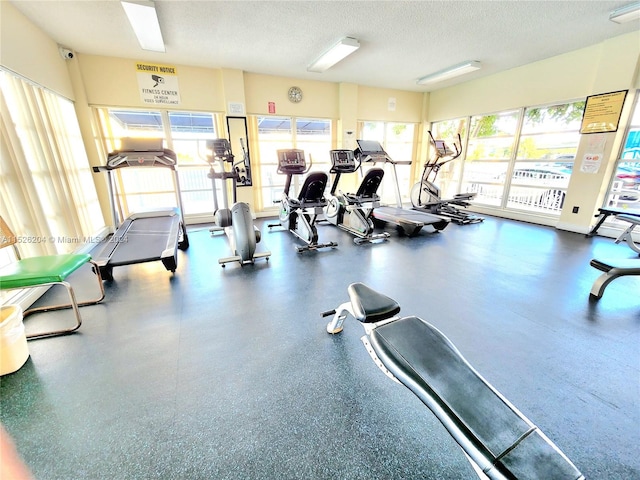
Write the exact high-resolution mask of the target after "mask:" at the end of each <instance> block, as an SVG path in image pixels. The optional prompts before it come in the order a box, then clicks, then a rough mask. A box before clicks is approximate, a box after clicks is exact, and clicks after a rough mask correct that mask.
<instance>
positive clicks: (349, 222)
mask: <svg viewBox="0 0 640 480" xmlns="http://www.w3.org/2000/svg"><path fill="white" fill-rule="evenodd" d="M330 155H331V170H330V171H329V173H332V174H335V177H334V179H333V184H332V185H331V195H330V196H329V198H328V200H327V201H328V203H327V206H326V208H325V210H324V216H325V218H326V220H327V221H328V222H329V223H331V224H333V225H335V226H337V227H339V228H341V229H342V230H345V231H347V232H349V233H351V234H353V235H355V237H356V238H354V239H353V242H354V243H355V244H356V245H360V244H362V243H366V242H373V241H375V240H386V239H388V238H389V236H390V235H389V234H388V233H387V232H382V233H374V232H373V229H374V225H373V220H372V219H371V215H372V214H373V209H374V208H375V207H379V206H380V197H379V196H378V194H377V193H376V192H377V191H378V187H379V186H380V182H382V177H383V176H384V170H382V169H381V168H372V169H370V170H369V171H368V172H367V173H366V175H365V176H364V178H363V179H362V182H360V186H359V187H358V190H357V191H356V193H355V194H353V193H343V192H336V190H337V188H338V183H339V182H340V177H341V175H342V174H343V173H354V172H356V171H357V170H358V168H359V167H360V165H356V158H355V155H354V154H353V151H352V150H331V152H330Z"/></svg>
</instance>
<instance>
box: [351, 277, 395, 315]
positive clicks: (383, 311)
mask: <svg viewBox="0 0 640 480" xmlns="http://www.w3.org/2000/svg"><path fill="white" fill-rule="evenodd" d="M347 292H348V293H349V298H350V299H351V305H352V306H353V314H354V315H355V317H356V319H357V320H358V321H360V322H363V323H372V322H378V321H380V320H386V319H387V318H391V317H393V316H394V315H395V314H396V313H398V312H399V311H400V305H398V302H396V301H395V300H394V299H392V298H390V297H387V296H386V295H383V294H381V293H378V292H376V291H375V290H373V289H372V288H369V287H367V286H366V285H365V284H364V283H352V284H351V285H349V287H348V288H347Z"/></svg>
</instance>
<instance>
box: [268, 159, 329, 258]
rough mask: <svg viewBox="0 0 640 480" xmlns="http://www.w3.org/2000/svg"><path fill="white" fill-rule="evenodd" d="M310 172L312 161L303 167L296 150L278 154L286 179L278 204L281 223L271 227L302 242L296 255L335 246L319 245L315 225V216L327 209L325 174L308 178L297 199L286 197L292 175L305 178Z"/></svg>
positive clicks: (321, 173)
mask: <svg viewBox="0 0 640 480" xmlns="http://www.w3.org/2000/svg"><path fill="white" fill-rule="evenodd" d="M310 168H311V161H310V162H309V165H308V166H307V165H306V162H305V159H304V151H302V150H297V149H289V150H278V173H280V174H284V175H286V176H287V180H286V183H285V187H284V192H283V194H282V199H281V200H280V214H279V220H280V223H276V224H271V225H269V228H271V227H283V228H286V229H287V230H289V231H290V232H291V233H293V234H294V235H295V236H296V237H298V238H299V239H300V240H302V241H303V242H304V243H305V245H304V246H299V245H298V246H296V251H297V252H298V253H300V252H304V251H306V250H317V249H319V248H325V247H337V246H338V244H337V243H335V242H327V243H318V229H317V228H316V225H315V224H316V221H317V218H318V215H319V214H321V213H322V211H323V209H324V207H326V206H327V200H326V199H325V197H324V190H325V188H326V187H327V181H328V179H329V178H328V176H327V174H326V173H324V172H313V173H310V174H309V175H307V177H306V178H305V180H304V183H303V185H302V188H301V189H300V194H299V195H298V198H293V197H290V196H289V190H290V189H291V180H292V178H293V176H294V175H304V174H305V173H307V172H308V171H309V169H310Z"/></svg>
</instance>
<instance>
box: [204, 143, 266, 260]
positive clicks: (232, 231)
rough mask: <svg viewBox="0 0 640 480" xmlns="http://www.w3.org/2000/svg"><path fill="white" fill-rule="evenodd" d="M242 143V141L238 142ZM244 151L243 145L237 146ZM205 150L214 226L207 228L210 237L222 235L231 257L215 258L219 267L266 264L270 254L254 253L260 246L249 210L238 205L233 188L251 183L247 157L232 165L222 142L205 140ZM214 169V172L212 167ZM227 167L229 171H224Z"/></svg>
mask: <svg viewBox="0 0 640 480" xmlns="http://www.w3.org/2000/svg"><path fill="white" fill-rule="evenodd" d="M241 140H242V139H241ZM241 145H242V149H243V151H244V144H243V143H241ZM207 149H208V150H209V151H210V152H211V153H210V154H208V155H207V162H208V163H209V165H210V168H209V173H208V175H207V176H208V177H209V178H210V179H211V186H212V189H213V208H214V213H213V214H214V217H215V223H216V226H215V227H213V228H211V229H210V231H211V233H212V234H213V233H216V232H224V233H225V235H226V236H227V238H228V239H229V245H230V247H231V251H232V252H233V256H231V257H224V258H219V259H218V263H219V264H220V265H222V266H223V267H225V266H226V264H227V263H230V262H238V263H239V264H240V266H244V265H247V264H253V263H255V260H256V259H258V258H264V259H266V260H267V261H269V256H270V255H271V252H259V253H256V244H257V243H259V242H260V238H261V233H260V230H259V229H258V227H256V226H255V225H254V224H253V217H252V215H251V209H250V208H249V205H248V204H247V203H245V202H238V201H237V198H236V197H237V195H236V187H237V184H238V183H241V184H242V183H245V182H250V181H251V176H250V173H248V172H249V170H248V161H247V159H248V157H247V155H246V152H244V155H243V159H242V160H241V161H239V162H237V163H234V158H235V157H234V155H233V153H232V152H231V144H230V143H229V140H227V139H226V138H217V139H215V140H207ZM216 164H217V165H218V170H217V171H216V169H215V165H216ZM225 165H229V168H228V169H227V168H225ZM216 180H220V183H221V184H222V204H223V208H218V193H217V189H216ZM229 181H231V188H232V190H231V191H232V197H233V202H232V205H231V208H229V200H228V192H227V182H229Z"/></svg>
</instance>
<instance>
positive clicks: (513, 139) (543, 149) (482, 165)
mask: <svg viewBox="0 0 640 480" xmlns="http://www.w3.org/2000/svg"><path fill="white" fill-rule="evenodd" d="M583 110H584V102H583V101H580V102H571V103H563V104H556V105H551V106H544V107H528V108H525V109H521V110H513V111H507V112H500V113H497V114H493V115H479V116H474V117H471V120H470V128H469V141H468V142H469V143H468V147H467V152H466V155H465V158H464V164H463V180H462V188H461V191H464V192H475V193H477V196H476V197H475V199H474V203H477V204H484V205H490V206H494V207H499V208H503V209H510V210H522V211H529V212H535V213H537V214H543V215H559V214H560V212H561V210H562V207H563V205H564V198H565V195H566V190H567V187H568V185H569V179H570V177H571V173H572V171H573V162H574V158H575V154H576V150H577V148H578V143H579V141H580V133H579V129H580V121H581V118H582V112H583Z"/></svg>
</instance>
